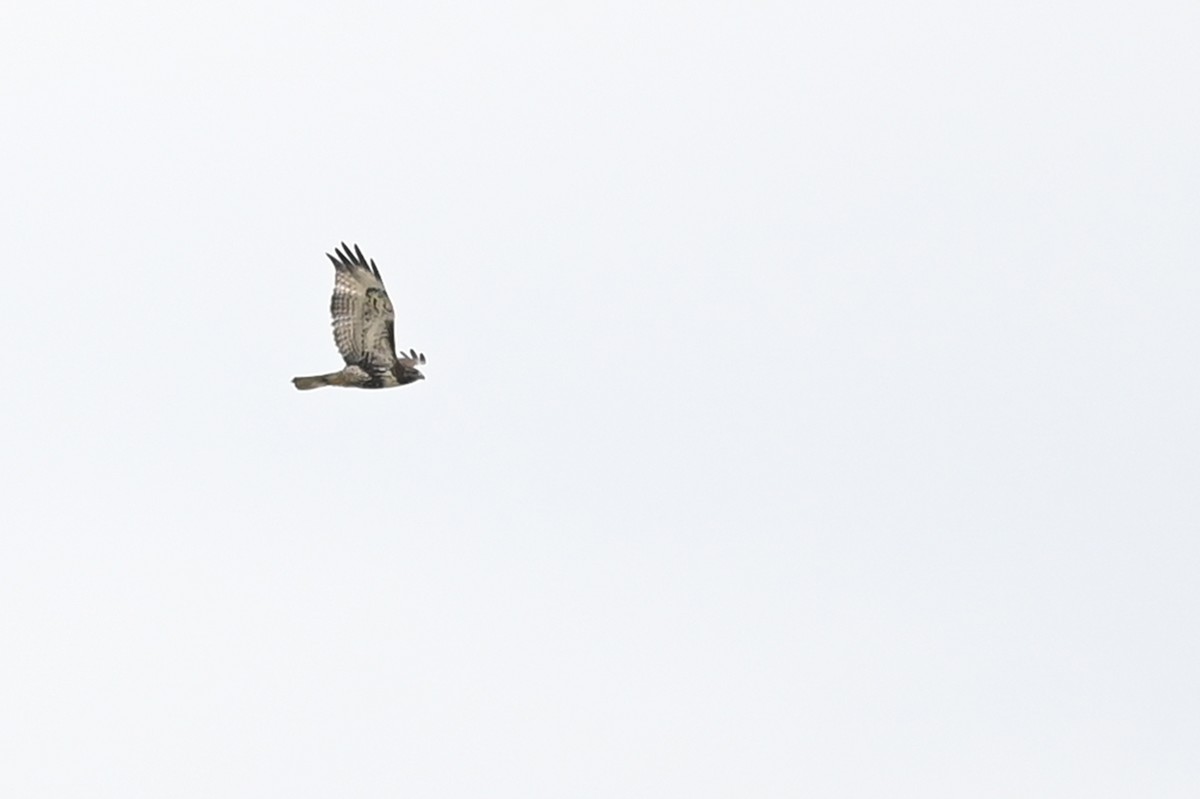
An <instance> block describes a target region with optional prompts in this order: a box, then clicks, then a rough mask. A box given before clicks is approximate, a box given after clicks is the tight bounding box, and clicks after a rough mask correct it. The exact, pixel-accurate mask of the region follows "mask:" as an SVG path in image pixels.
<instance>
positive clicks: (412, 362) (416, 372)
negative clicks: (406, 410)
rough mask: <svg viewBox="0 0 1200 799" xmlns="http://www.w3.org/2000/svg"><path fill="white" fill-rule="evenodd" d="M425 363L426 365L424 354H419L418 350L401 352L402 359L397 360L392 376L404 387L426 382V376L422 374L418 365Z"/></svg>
mask: <svg viewBox="0 0 1200 799" xmlns="http://www.w3.org/2000/svg"><path fill="white" fill-rule="evenodd" d="M423 363H425V354H424V353H418V352H417V351H416V350H409V351H408V352H407V353H406V352H404V350H401V351H400V357H399V358H397V359H396V363H395V365H394V366H393V367H392V374H394V375H395V376H396V382H397V383H399V384H400V385H402V386H403V385H406V384H408V383H415V382H417V381H418V380H424V379H425V375H423V374H421V370H420V369H418V368H417V365H418V364H423Z"/></svg>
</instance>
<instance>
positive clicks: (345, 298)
mask: <svg viewBox="0 0 1200 799" xmlns="http://www.w3.org/2000/svg"><path fill="white" fill-rule="evenodd" d="M334 252H335V253H337V257H336V258H335V257H334V256H332V255H329V253H326V254H325V255H326V257H328V258H329V260H331V261H333V269H334V281H333V299H332V300H331V301H330V303H329V312H330V313H331V314H332V315H333V340H334V341H335V342H336V343H337V348H338V351H339V352H341V353H342V359H343V360H345V361H346V366H345V368H343V369H342V370H341V371H340V372H331V373H330V374H327V375H313V376H312V377H293V378H292V382H293V383H294V384H295V385H296V388H298V389H300V390H301V391H306V390H308V389H310V388H320V387H321V386H351V387H353V388H392V387H393V386H403V385H405V384H407V383H413V382H416V381H417V380H424V379H425V375H423V374H421V370H419V369H418V368H417V366H419V365H421V364H424V363H425V355H424V353H420V354H418V353H417V351H416V350H409V351H408V352H404V350H401V351H400V354H399V355H397V354H396V331H395V326H396V312H395V310H394V309H393V308H392V301H391V300H390V299H388V294H387V289H385V288H384V287H383V279H382V278H381V277H380V276H379V269H378V267H376V266H375V261H373V260H372V261H368V260H367V259H366V258H364V257H363V254H362V250H360V249H359V248H358V245H357V244H355V245H354V250H353V251H351V249H350V248H349V247H347V246H346V243H345V242H342V246H341V248H340V249H335V250H334Z"/></svg>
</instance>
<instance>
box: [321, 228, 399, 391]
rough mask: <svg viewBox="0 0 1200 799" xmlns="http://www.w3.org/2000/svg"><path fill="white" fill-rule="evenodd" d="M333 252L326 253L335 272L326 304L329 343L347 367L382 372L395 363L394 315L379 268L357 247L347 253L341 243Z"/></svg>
mask: <svg viewBox="0 0 1200 799" xmlns="http://www.w3.org/2000/svg"><path fill="white" fill-rule="evenodd" d="M334 252H335V253H337V257H334V256H332V255H329V254H328V253H326V256H327V257H328V258H329V260H330V261H333V268H334V270H335V276H334V282H333V299H332V300H330V303H329V312H330V313H331V314H332V315H333V340H334V341H335V342H337V348H338V351H339V352H341V353H342V358H343V359H344V360H345V361H346V364H347V365H349V366H362V367H364V368H368V369H369V370H370V371H373V372H374V371H379V370H386V369H388V368H390V367H391V365H392V364H393V363H395V361H396V340H395V332H394V331H395V325H396V312H395V310H394V309H393V308H392V301H391V300H390V299H388V295H387V289H385V288H384V287H383V279H382V278H381V277H380V276H379V269H378V267H376V266H375V262H374V261H368V260H367V259H366V258H364V257H363V254H362V250H360V249H359V248H358V245H357V244H356V245H354V250H353V251H351V249H350V248H349V247H347V246H346V244H345V242H342V246H341V248H340V249H335V250H334Z"/></svg>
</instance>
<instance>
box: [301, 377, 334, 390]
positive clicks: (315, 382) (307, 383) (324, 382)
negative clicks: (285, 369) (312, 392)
mask: <svg viewBox="0 0 1200 799" xmlns="http://www.w3.org/2000/svg"><path fill="white" fill-rule="evenodd" d="M330 377H333V375H313V376H312V377H293V378H292V383H294V384H295V386H296V388H298V389H300V390H301V391H308V390H309V389H310V388H320V387H321V386H332V385H333V383H331V382H329V378H330Z"/></svg>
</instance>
